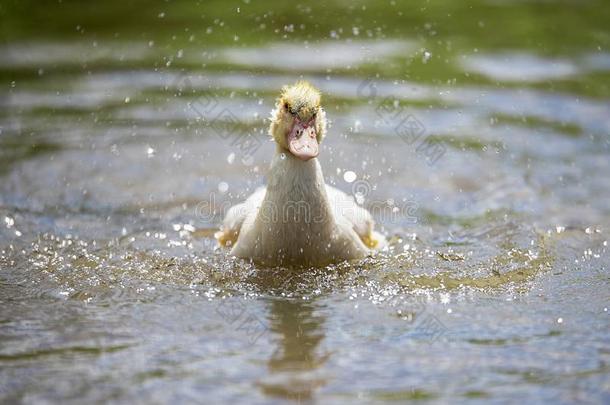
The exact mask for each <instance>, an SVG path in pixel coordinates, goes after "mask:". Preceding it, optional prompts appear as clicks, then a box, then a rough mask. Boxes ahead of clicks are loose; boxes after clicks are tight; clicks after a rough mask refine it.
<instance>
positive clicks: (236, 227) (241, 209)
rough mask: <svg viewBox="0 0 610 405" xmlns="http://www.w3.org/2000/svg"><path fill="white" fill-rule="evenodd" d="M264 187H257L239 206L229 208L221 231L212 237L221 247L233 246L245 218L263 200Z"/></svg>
mask: <svg viewBox="0 0 610 405" xmlns="http://www.w3.org/2000/svg"><path fill="white" fill-rule="evenodd" d="M266 190H267V189H266V188H265V187H259V188H257V189H256V191H254V193H252V194H251V195H250V197H248V198H247V199H246V201H244V202H243V203H241V204H237V205H234V206H232V207H231V208H229V211H227V214H226V215H225V218H224V221H222V229H221V230H220V231H219V232H216V233H215V234H214V236H215V237H216V239H217V240H218V242H219V243H220V244H221V245H223V246H231V245H234V244H235V242H236V241H237V237H238V236H239V231H240V230H241V226H242V224H243V223H244V220H245V219H246V217H247V216H248V215H249V214H251V213H255V212H257V211H258V209H259V208H260V206H261V203H262V202H263V198H265V191H266Z"/></svg>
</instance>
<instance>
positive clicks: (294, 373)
mask: <svg viewBox="0 0 610 405" xmlns="http://www.w3.org/2000/svg"><path fill="white" fill-rule="evenodd" d="M317 308H318V305H316V302H315V300H312V301H307V302H304V301H296V300H295V301H291V300H285V299H283V300H273V301H271V303H270V315H269V316H270V329H271V331H272V332H273V334H274V335H275V336H276V339H277V342H276V343H277V344H276V348H275V351H274V352H273V354H272V355H271V357H270V359H269V361H268V363H267V367H268V370H269V373H268V375H267V376H266V377H264V378H263V380H262V381H260V382H259V385H260V387H261V389H262V390H263V392H264V393H265V394H267V395H269V396H274V397H280V398H285V399H292V400H295V401H299V402H300V401H308V400H310V399H312V398H313V396H314V394H315V392H316V390H317V389H319V388H320V387H322V386H324V385H325V384H326V381H327V379H326V378H325V376H324V375H323V372H322V369H321V366H322V365H323V364H324V363H325V362H326V361H327V360H328V358H329V354H325V353H320V348H319V346H320V342H321V341H322V340H323V339H324V332H323V326H324V322H325V317H324V316H322V315H319V314H316V309H317Z"/></svg>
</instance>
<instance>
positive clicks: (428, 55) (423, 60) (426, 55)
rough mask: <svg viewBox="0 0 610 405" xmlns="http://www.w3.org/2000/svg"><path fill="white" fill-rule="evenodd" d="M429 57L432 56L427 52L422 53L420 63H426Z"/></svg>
mask: <svg viewBox="0 0 610 405" xmlns="http://www.w3.org/2000/svg"><path fill="white" fill-rule="evenodd" d="M431 57H432V54H431V53H430V52H429V51H424V53H423V55H422V62H424V63H428V61H429V60H430V58H431Z"/></svg>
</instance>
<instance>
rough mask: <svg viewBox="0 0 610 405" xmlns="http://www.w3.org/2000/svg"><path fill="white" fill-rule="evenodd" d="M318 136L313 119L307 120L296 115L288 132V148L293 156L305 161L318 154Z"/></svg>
mask: <svg viewBox="0 0 610 405" xmlns="http://www.w3.org/2000/svg"><path fill="white" fill-rule="evenodd" d="M318 149H319V148H318V137H317V134H316V129H315V119H314V118H312V119H310V120H309V121H307V122H303V121H301V120H300V119H299V118H298V117H297V118H295V120H294V125H293V126H292V130H291V131H290V133H289V134H288V150H289V151H290V153H292V154H293V155H294V156H296V157H298V158H299V159H301V160H304V161H307V160H309V159H311V158H315V157H316V156H318Z"/></svg>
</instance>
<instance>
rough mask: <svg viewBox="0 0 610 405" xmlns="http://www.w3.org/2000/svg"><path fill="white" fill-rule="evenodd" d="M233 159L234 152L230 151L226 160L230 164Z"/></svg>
mask: <svg viewBox="0 0 610 405" xmlns="http://www.w3.org/2000/svg"><path fill="white" fill-rule="evenodd" d="M234 161H235V153H233V152H231V153H230V154H229V156H227V162H228V163H229V164H230V165H231V164H233V162H234Z"/></svg>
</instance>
